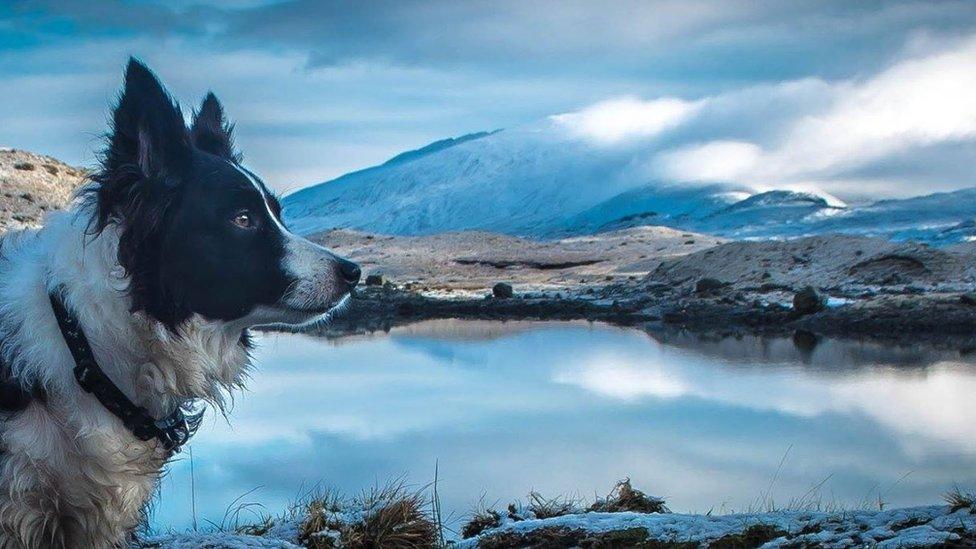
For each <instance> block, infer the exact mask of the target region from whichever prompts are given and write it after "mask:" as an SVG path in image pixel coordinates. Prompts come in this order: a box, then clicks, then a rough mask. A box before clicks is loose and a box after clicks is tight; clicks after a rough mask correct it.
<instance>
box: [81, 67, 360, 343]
mask: <svg viewBox="0 0 976 549" xmlns="http://www.w3.org/2000/svg"><path fill="white" fill-rule="evenodd" d="M232 130H233V126H232V125H230V124H229V123H228V122H227V121H226V120H225V118H224V113H223V108H222V107H221V105H220V103H219V102H218V100H217V98H216V97H215V96H214V95H213V93H210V94H208V95H207V97H206V99H204V101H203V104H202V106H201V107H200V110H199V111H198V112H197V113H196V114H195V116H194V120H193V124H192V127H191V128H190V129H189V131H188V130H187V128H186V126H185V125H184V122H183V115H182V113H181V112H180V108H179V106H177V105H176V104H175V102H174V101H173V100H172V98H170V96H169V95H168V94H167V93H166V91H165V90H163V88H162V86H161V85H160V83H159V81H158V80H157V79H156V77H155V76H154V75H153V74H152V73H151V72H150V71H149V69H147V68H146V67H145V66H144V65H142V64H141V63H139V62H138V61H135V60H130V62H129V66H128V68H127V70H126V77H125V88H124V90H123V92H122V96H121V98H120V100H119V104H118V107H117V108H116V110H115V113H114V119H113V124H112V133H111V137H110V143H109V146H108V148H107V150H106V151H105V153H104V159H103V162H102V169H101V170H100V171H99V172H98V173H96V174H95V175H94V177H93V179H94V181H96V182H97V183H98V184H97V185H95V186H93V187H92V188H91V190H90V191H89V192H90V195H91V196H90V197H91V199H93V200H95V201H96V212H97V214H96V216H95V217H94V218H93V225H92V227H91V229H92V231H93V232H94V233H98V232H100V231H102V230H104V228H105V227H106V226H107V225H108V224H109V223H111V222H113V220H116V219H118V220H121V222H122V231H121V235H120V239H119V261H120V263H121V265H122V266H123V267H124V268H125V269H126V271H127V273H128V274H129V276H130V277H131V283H130V293H131V296H132V306H133V309H134V310H135V311H145V312H146V313H147V314H149V315H151V316H153V317H154V318H156V319H157V320H159V321H161V322H163V323H164V324H165V325H166V326H168V327H170V328H175V327H176V326H177V325H179V324H180V323H181V322H183V321H184V320H186V319H187V318H188V317H190V316H191V315H192V314H194V313H198V314H200V315H203V316H204V317H206V318H211V319H220V320H233V319H236V318H240V317H241V316H243V315H245V314H247V313H248V312H249V311H251V310H253V309H254V307H255V306H258V305H274V304H277V303H279V302H280V301H281V298H282V296H283V294H284V293H285V292H286V291H287V289H288V288H289V285H291V284H292V283H293V282H294V280H292V279H291V278H289V276H288V275H287V273H285V271H284V270H283V269H282V268H281V263H282V261H283V260H284V253H285V250H284V242H283V238H282V234H281V232H280V231H277V230H274V229H275V225H276V224H283V221H282V219H281V206H280V204H279V202H278V199H277V198H275V197H274V196H273V195H272V194H271V193H269V192H268V190H267V188H266V187H265V185H264V183H263V182H261V180H260V179H259V178H257V177H256V176H255V175H254V174H253V173H250V172H247V171H246V170H244V169H243V168H241V167H240V166H239V164H238V163H239V162H240V160H241V155H240V154H239V153H238V152H236V151H235V150H234V147H233V137H232ZM265 200H267V203H268V207H266V206H265ZM241 215H245V216H247V217H248V218H249V220H250V224H251V225H250V226H249V227H242V226H240V225H238V224H235V223H234V220H235V218H238V216H241ZM272 216H273V218H272ZM338 268H339V269H340V271H341V272H340V273H339V274H340V276H338V277H337V278H338V279H340V280H346V281H349V279H351V278H353V276H352V275H354V274H355V275H356V276H355V278H356V279H358V274H357V273H358V268H357V267H356V266H355V265H353V264H351V263H349V262H344V261H340V262H339V263H338ZM351 282H352V283H353V284H354V283H355V281H351Z"/></svg>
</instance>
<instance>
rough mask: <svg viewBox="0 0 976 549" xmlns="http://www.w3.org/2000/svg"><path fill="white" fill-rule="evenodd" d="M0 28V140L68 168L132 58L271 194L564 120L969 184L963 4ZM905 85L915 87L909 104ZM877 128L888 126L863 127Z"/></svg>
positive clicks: (223, 13) (664, 140) (679, 159)
mask: <svg viewBox="0 0 976 549" xmlns="http://www.w3.org/2000/svg"><path fill="white" fill-rule="evenodd" d="M0 29H3V32H2V33H0V79H2V81H3V83H4V86H3V87H2V88H0V100H2V101H3V102H4V104H8V105H16V106H17V108H16V109H5V110H4V111H3V112H0V124H2V125H3V127H4V130H5V132H4V135H3V136H2V138H3V139H4V145H9V146H17V147H26V148H31V149H36V150H39V151H41V152H47V153H51V154H54V155H56V156H59V157H62V158H64V159H65V160H67V161H69V162H73V163H81V164H90V162H91V161H92V160H93V154H92V152H93V150H94V149H96V148H97V147H98V135H99V134H100V133H101V132H102V131H104V127H105V120H106V115H107V109H108V106H109V105H110V104H111V101H112V98H113V96H114V94H115V93H116V91H117V89H118V85H119V78H120V71H121V67H122V65H123V64H124V61H125V57H126V56H127V55H130V54H135V55H138V56H142V57H144V58H146V60H147V61H148V62H149V63H150V65H151V66H153V67H154V68H155V69H156V70H157V71H158V72H159V73H160V75H161V76H162V77H163V78H164V80H165V81H166V82H167V84H169V86H170V88H171V89H172V90H173V91H174V92H175V93H176V94H177V95H178V96H179V97H180V98H181V99H183V100H185V101H189V102H191V103H192V102H195V101H197V100H198V97H199V95H200V94H202V93H203V92H205V91H206V90H207V89H208V88H213V89H214V90H215V91H217V93H218V94H219V95H220V96H221V98H222V99H223V100H224V101H225V103H228V104H229V105H228V106H229V107H230V111H231V114H232V115H234V117H235V118H237V119H238V121H239V125H238V130H239V133H240V136H239V137H240V138H239V140H238V141H239V143H240V144H241V146H242V147H243V148H244V149H245V153H246V154H247V157H248V159H249V160H250V161H251V162H252V167H253V168H255V169H257V170H258V171H260V172H262V173H263V174H264V175H265V176H266V179H268V180H269V181H270V182H272V184H273V185H274V186H276V187H277V188H279V189H292V188H296V187H300V186H303V185H308V184H312V183H316V182H319V181H322V180H326V179H329V178H331V177H335V176H338V175H341V174H342V173H345V172H348V171H352V170H354V169H358V168H362V167H366V166H368V165H371V164H377V163H380V162H382V161H384V160H386V159H387V158H389V157H390V156H392V155H394V154H396V153H398V152H402V151H403V150H406V149H410V148H416V147H418V146H422V145H424V144H426V143H428V142H430V141H434V140H437V139H442V138H444V137H448V136H451V135H460V134H464V133H469V132H472V131H479V130H486V129H496V128H504V127H509V128H511V127H513V126H517V125H521V124H528V123H531V122H533V121H535V120H538V119H542V118H545V117H547V116H549V115H551V114H553V113H575V114H567V115H565V116H562V117H561V120H563V121H565V122H567V123H572V124H573V125H574V126H575V127H576V128H577V129H578V130H579V132H581V135H589V136H590V138H591V139H593V140H594V141H596V142H599V143H601V146H608V145H620V144H625V143H630V142H634V141H635V140H638V141H639V140H640V139H641V137H642V136H643V137H644V138H652V139H653V140H655V145H654V146H653V147H646V148H645V151H644V152H645V158H644V159H645V160H646V161H647V166H648V169H649V173H650V175H654V174H656V173H659V174H665V175H668V176H674V177H679V176H680V177H683V178H687V179H689V180H698V179H709V178H720V177H728V178H735V179H736V180H743V181H748V182H749V184H750V185H752V186H754V187H757V188H765V187H766V186H772V185H791V186H794V187H811V188H816V187H823V188H825V189H828V190H831V191H833V192H836V193H838V194H845V192H849V191H850V189H851V188H856V189H858V190H866V189H871V190H872V192H874V193H880V194H890V195H897V194H906V193H910V192H916V193H917V192H919V189H922V190H923V191H929V190H944V189H948V188H953V187H959V186H967V185H973V184H976V175H974V174H973V173H972V172H971V170H969V171H967V170H964V169H961V168H960V166H959V165H960V159H965V158H966V157H967V156H970V155H971V153H972V152H973V148H972V147H971V146H970V147H968V148H967V147H966V146H965V144H966V143H971V140H969V137H968V136H969V134H968V133H967V132H968V131H969V130H967V126H965V124H968V122H967V120H968V118H967V117H968V115H967V114H966V111H965V108H966V107H970V106H971V105H972V103H971V102H970V103H969V104H966V103H965V99H966V98H965V97H964V96H962V95H959V94H955V95H953V94H952V93H946V91H945V90H946V89H948V90H959V89H963V88H964V87H965V86H966V85H968V84H967V82H968V80H964V79H965V78H966V76H967V73H969V72H971V71H967V70H966V69H965V67H966V66H967V63H971V59H970V57H971V56H970V55H969V54H968V53H966V52H965V51H961V50H960V51H959V52H957V54H956V55H954V54H952V53H951V51H952V50H953V48H956V49H960V48H961V46H959V43H960V40H962V41H965V38H964V37H966V36H971V35H973V33H974V31H976V10H974V9H972V5H971V4H970V3H968V2H965V1H961V0H960V1H945V2H938V3H932V2H925V1H920V0H901V1H893V2H886V3H884V4H883V5H873V6H871V7H870V8H865V7H864V6H862V5H858V4H855V3H851V2H846V1H841V0H819V1H815V2H799V1H792V0H788V1H784V2H769V3H755V2H746V1H745V0H736V1H732V2H728V1H719V0H693V1H690V2H689V1H677V0H660V1H653V2H645V1H640V0H624V1H622V2H614V3H610V4H598V3H594V2H591V1H584V0H570V1H568V2H556V1H554V0H541V1H539V2H530V3H526V2H519V1H517V0H503V1H501V2H491V3H487V2H480V1H474V2H460V3H459V2H452V1H450V0H434V1H424V2H421V1H419V0H406V1H392V0H389V1H384V2H379V3H361V2H354V1H343V0H340V1H336V2H316V1H311V0H291V1H263V0H235V1H232V2H230V3H228V2H217V1H215V0H214V1H211V0H199V1H198V0H180V1H178V2H163V1H160V0H143V1H140V2H137V3H135V4H132V3H128V2H123V1H122V0H91V1H89V2H69V1H66V0H41V1H39V2H26V1H16V2H14V3H7V4H4V5H3V6H0ZM961 37H962V38H961ZM943 54H945V55H944V56H943V57H942V58H941V61H939V59H937V58H939V56H940V55H943ZM892 59H896V60H897V59H903V60H904V61H902V62H900V63H896V64H895V65H892V61H891V60H892ZM188 60H192V62H188ZM913 60H914V61H915V62H916V64H915V65H913V64H912V61H913ZM885 66H889V67H890V68H889V69H888V70H887V71H883V70H881V68H882V67H885ZM970 66H971V65H970ZM926 71H927V72H926ZM912 73H918V74H923V73H924V74H925V75H926V77H925V78H926V81H925V82H922V83H919V82H912V81H911V79H910V75H911V74H912ZM872 75H874V76H872ZM906 78H907V79H908V82H909V84H911V86H912V87H911V89H914V90H916V91H917V93H916V95H914V96H908V95H898V94H899V93H900V92H899V86H900V85H901V84H900V83H902V82H905V81H906ZM954 79H956V80H954ZM926 83H927V84H926ZM922 84H926V85H922ZM953 93H955V92H953ZM931 96H941V97H939V99H937V100H934V99H933V100H931V102H932V103H938V104H940V105H942V106H944V107H945V108H944V111H943V112H942V113H941V114H939V113H934V115H933V113H932V112H931V108H932V105H928V106H926V105H924V104H922V103H921V101H923V100H924V99H926V98H927V97H931ZM608 98H611V99H609V100H608ZM612 98H627V99H625V100H614V99H612ZM639 98H644V99H639ZM845 98H846V99H845ZM845 101H846V103H845ZM585 105H598V106H596V107H593V108H592V109H586V108H585V107H583V108H581V106H585ZM885 105H887V106H885ZM920 105H921V106H920ZM875 106H877V108H876V109H875V108H874V107H875ZM872 109H873V110H872ZM892 113H895V114H896V116H892ZM903 115H904V116H903ZM953 115H957V117H956V118H958V119H956V118H954V117H953ZM909 118H910V120H909ZM875 120H878V121H880V122H879V123H878V124H877V125H876V126H875V127H874V130H872V131H878V132H886V133H883V134H878V135H873V134H871V133H870V132H868V133H865V128H866V127H869V126H871V125H872V124H873V123H874V121H875ZM801 121H802V124H801ZM937 122H938V125H937V124H936V123H937ZM955 123H958V124H961V125H959V126H954V125H953V124H955ZM905 124H909V125H910V127H907V126H905ZM926 132H928V133H926ZM952 140H955V143H956V145H955V148H954V149H952V150H951V151H949V149H947V143H949V142H950V141H952ZM730 143H735V144H738V145H731V146H730ZM959 143H963V144H964V145H963V146H960V145H959ZM752 146H755V147H759V148H760V149H761V154H760V155H759V158H758V159H754V158H753V157H754V156H755V154H754V153H755V150H754V149H753V148H752ZM875 147H877V148H875ZM921 147H926V148H927V149H926V152H925V153H924V154H923V153H922V152H921ZM665 150H669V151H670V152H668V153H667V155H668V156H667V157H665V156H664V154H665V153H664V151H665ZM658 152H660V153H661V154H662V157H661V158H659V159H654V158H650V156H653V154H654V153H658ZM655 170H660V172H657V171H655ZM645 176H646V174H645Z"/></svg>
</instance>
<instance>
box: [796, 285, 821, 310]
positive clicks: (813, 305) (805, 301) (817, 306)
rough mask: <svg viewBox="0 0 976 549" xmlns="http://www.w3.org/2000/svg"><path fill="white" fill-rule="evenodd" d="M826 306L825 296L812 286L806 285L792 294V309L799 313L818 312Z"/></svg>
mask: <svg viewBox="0 0 976 549" xmlns="http://www.w3.org/2000/svg"><path fill="white" fill-rule="evenodd" d="M826 306H827V297H826V296H824V295H823V294H821V293H820V292H819V291H817V289H816V288H814V287H813V286H807V287H806V288H803V289H802V290H800V291H799V292H797V293H796V295H794V296H793V310H794V311H796V312H797V313H799V314H801V315H809V314H813V313H816V312H819V311H821V310H823V308H824V307H826Z"/></svg>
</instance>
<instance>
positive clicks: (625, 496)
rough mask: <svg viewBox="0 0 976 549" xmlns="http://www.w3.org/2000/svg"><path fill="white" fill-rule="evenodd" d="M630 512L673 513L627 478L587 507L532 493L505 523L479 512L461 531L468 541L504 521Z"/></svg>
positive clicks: (568, 499)
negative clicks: (591, 513)
mask: <svg viewBox="0 0 976 549" xmlns="http://www.w3.org/2000/svg"><path fill="white" fill-rule="evenodd" d="M628 511H629V512H634V513H670V512H671V511H670V510H669V509H668V508H667V506H665V504H664V500H663V499H661V498H657V497H654V496H649V495H647V494H645V493H644V492H642V491H640V490H638V489H636V488H634V487H633V486H632V485H631V484H630V479H629V478H628V479H624V480H621V481H620V482H618V483H617V484H616V485H614V487H613V490H611V491H610V493H609V494H607V496H606V497H603V498H597V500H596V501H594V502H593V503H592V504H590V505H589V506H587V505H585V503H584V502H583V501H582V500H581V499H580V498H572V497H563V496H559V497H554V498H547V497H545V496H543V495H542V494H540V493H539V492H536V491H532V492H529V495H528V497H527V502H526V503H525V504H522V503H520V502H514V503H511V504H509V505H508V513H507V514H506V515H505V518H504V519H503V517H502V515H501V513H499V512H498V511H495V510H493V509H479V510H478V511H476V512H475V513H474V514H473V515H472V517H471V518H470V519H469V520H468V522H467V523H466V524H465V525H464V527H463V528H462V529H461V537H462V538H465V539H467V538H472V537H475V536H477V535H480V534H482V533H483V532H485V531H486V530H489V529H491V528H497V527H499V526H501V525H502V523H503V522H504V521H505V520H507V521H511V522H519V521H523V520H530V519H547V518H554V517H561V516H565V515H573V514H581V513H586V512H602V513H619V512H628ZM543 534H544V535H545V536H549V535H553V536H556V537H557V538H560V539H561V538H563V537H565V536H566V535H569V536H570V537H575V534H573V533H572V532H569V533H567V532H561V531H560V532H556V531H552V532H549V533H548V534H546V533H543ZM543 534H540V535H543ZM580 539H582V538H580ZM577 541H579V540H577ZM530 546H531V545H530ZM499 547H501V546H499Z"/></svg>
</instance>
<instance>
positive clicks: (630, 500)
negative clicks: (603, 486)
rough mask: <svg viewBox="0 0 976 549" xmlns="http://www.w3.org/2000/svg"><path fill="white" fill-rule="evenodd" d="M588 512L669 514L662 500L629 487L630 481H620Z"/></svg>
mask: <svg viewBox="0 0 976 549" xmlns="http://www.w3.org/2000/svg"><path fill="white" fill-rule="evenodd" d="M590 511H600V512H604V513H618V512H621V511H632V512H635V513H670V512H671V511H670V510H669V509H668V508H667V507H666V506H665V505H664V500H663V499H661V498H658V497H654V496H649V495H647V494H645V493H644V492H641V491H640V490H638V489H636V488H634V487H633V486H631V485H630V479H629V478H627V479H624V480H621V481H620V482H618V483H617V484H616V486H614V487H613V490H611V491H610V493H609V494H607V497H605V498H603V499H598V500H596V502H594V503H593V505H591V506H590Z"/></svg>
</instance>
